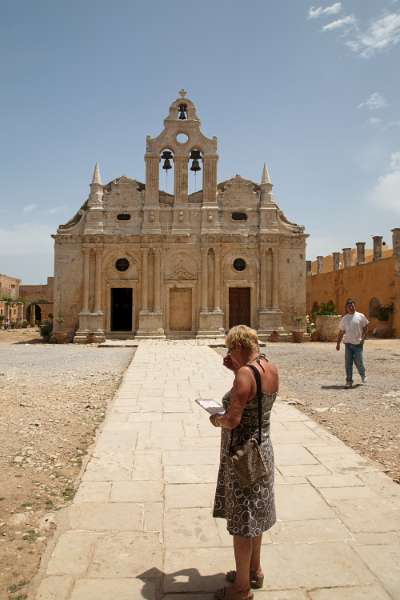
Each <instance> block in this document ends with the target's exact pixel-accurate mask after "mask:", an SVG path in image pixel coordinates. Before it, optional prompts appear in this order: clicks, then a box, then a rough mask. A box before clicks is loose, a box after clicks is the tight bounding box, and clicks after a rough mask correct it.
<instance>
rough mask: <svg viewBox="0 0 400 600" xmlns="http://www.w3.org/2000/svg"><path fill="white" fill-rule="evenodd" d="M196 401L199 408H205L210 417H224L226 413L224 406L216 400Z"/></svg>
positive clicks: (204, 399) (203, 399) (200, 399)
mask: <svg viewBox="0 0 400 600" xmlns="http://www.w3.org/2000/svg"><path fill="white" fill-rule="evenodd" d="M195 401H196V402H197V404H198V405H199V406H201V408H204V410H206V411H207V412H208V414H209V415H222V414H224V412H225V411H224V407H223V406H222V404H219V403H218V402H217V401H216V400H210V399H207V398H196V400H195Z"/></svg>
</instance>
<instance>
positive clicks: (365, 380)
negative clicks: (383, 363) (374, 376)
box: [361, 375, 367, 383]
mask: <svg viewBox="0 0 400 600" xmlns="http://www.w3.org/2000/svg"><path fill="white" fill-rule="evenodd" d="M361 383H367V377H366V375H364V377H361Z"/></svg>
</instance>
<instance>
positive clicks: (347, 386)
mask: <svg viewBox="0 0 400 600" xmlns="http://www.w3.org/2000/svg"><path fill="white" fill-rule="evenodd" d="M344 387H345V388H346V389H348V388H352V387H353V384H352V383H351V381H346V383H345V386H344Z"/></svg>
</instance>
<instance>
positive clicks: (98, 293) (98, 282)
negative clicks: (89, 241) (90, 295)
mask: <svg viewBox="0 0 400 600" xmlns="http://www.w3.org/2000/svg"><path fill="white" fill-rule="evenodd" d="M102 263H103V248H96V279H95V300H94V312H101V283H102V277H101V275H102Z"/></svg>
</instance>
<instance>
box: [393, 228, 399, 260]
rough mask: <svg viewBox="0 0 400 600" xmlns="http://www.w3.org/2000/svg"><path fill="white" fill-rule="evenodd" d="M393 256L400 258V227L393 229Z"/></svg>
mask: <svg viewBox="0 0 400 600" xmlns="http://www.w3.org/2000/svg"><path fill="white" fill-rule="evenodd" d="M392 240H393V254H394V256H400V227H395V228H394V229H392Z"/></svg>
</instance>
